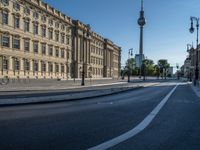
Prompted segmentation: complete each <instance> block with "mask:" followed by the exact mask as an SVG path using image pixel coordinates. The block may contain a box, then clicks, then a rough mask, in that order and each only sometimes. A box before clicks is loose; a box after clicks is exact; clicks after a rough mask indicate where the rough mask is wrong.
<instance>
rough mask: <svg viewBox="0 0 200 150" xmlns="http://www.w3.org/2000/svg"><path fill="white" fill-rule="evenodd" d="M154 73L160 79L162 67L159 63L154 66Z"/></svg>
mask: <svg viewBox="0 0 200 150" xmlns="http://www.w3.org/2000/svg"><path fill="white" fill-rule="evenodd" d="M154 75H155V76H156V77H157V78H158V79H159V76H160V68H159V66H158V65H155V66H154Z"/></svg>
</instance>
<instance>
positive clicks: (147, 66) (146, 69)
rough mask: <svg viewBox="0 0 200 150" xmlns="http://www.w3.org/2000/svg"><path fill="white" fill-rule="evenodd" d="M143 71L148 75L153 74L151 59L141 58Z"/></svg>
mask: <svg viewBox="0 0 200 150" xmlns="http://www.w3.org/2000/svg"><path fill="white" fill-rule="evenodd" d="M143 64H144V65H143V67H144V70H143V73H145V75H148V76H153V75H154V62H153V60H151V59H144V60H143Z"/></svg>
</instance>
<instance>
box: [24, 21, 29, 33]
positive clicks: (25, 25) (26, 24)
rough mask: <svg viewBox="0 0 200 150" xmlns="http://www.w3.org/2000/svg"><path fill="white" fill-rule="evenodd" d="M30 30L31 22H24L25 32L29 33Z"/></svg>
mask: <svg viewBox="0 0 200 150" xmlns="http://www.w3.org/2000/svg"><path fill="white" fill-rule="evenodd" d="M29 29H30V22H29V20H24V31H25V32H29Z"/></svg>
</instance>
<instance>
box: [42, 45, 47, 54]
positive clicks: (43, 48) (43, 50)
mask: <svg viewBox="0 0 200 150" xmlns="http://www.w3.org/2000/svg"><path fill="white" fill-rule="evenodd" d="M42 55H46V44H42Z"/></svg>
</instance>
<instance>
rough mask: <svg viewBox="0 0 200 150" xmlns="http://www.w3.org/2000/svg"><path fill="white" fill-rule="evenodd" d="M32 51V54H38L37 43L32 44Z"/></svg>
mask: <svg viewBox="0 0 200 150" xmlns="http://www.w3.org/2000/svg"><path fill="white" fill-rule="evenodd" d="M33 51H34V53H38V42H33Z"/></svg>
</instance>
